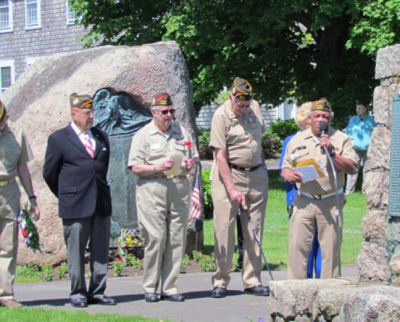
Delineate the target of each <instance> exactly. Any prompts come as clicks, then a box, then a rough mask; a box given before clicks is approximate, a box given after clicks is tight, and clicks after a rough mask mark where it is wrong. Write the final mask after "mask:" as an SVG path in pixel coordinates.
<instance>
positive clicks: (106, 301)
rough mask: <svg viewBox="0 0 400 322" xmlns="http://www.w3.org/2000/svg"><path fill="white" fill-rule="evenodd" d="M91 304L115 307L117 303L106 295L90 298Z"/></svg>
mask: <svg viewBox="0 0 400 322" xmlns="http://www.w3.org/2000/svg"><path fill="white" fill-rule="evenodd" d="M88 303H89V304H103V305H115V304H117V302H116V301H115V299H114V298H112V297H108V296H106V295H97V296H93V297H89V298H88Z"/></svg>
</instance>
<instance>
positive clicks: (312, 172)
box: [294, 165, 320, 183]
mask: <svg viewBox="0 0 400 322" xmlns="http://www.w3.org/2000/svg"><path fill="white" fill-rule="evenodd" d="M294 170H295V171H296V172H300V174H301V182H302V183H305V182H308V181H312V180H317V179H318V178H319V177H320V176H319V175H318V172H317V170H316V169H315V167H314V166H312V165H306V166H303V167H297V168H295V169H294Z"/></svg>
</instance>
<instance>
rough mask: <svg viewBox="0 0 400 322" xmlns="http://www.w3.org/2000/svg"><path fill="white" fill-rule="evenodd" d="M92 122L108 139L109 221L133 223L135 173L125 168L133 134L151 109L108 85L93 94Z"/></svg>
mask: <svg viewBox="0 0 400 322" xmlns="http://www.w3.org/2000/svg"><path fill="white" fill-rule="evenodd" d="M93 106H94V109H95V111H96V113H95V119H94V125H95V126H97V127H99V128H100V129H102V130H103V131H105V132H106V133H107V134H108V135H109V139H110V150H111V151H110V152H111V153H110V166H109V170H108V179H109V181H110V187H111V198H112V207H113V221H116V222H118V223H119V224H120V225H121V226H122V227H126V228H133V227H137V215H136V204H135V186H136V181H137V177H136V176H135V175H134V174H133V173H132V172H131V171H130V170H128V168H127V164H128V154H129V150H130V147H131V141H132V137H133V135H134V134H135V133H136V132H137V131H138V130H139V129H141V128H142V127H143V126H144V125H146V124H147V123H149V122H150V121H151V120H152V116H151V113H150V112H149V111H148V110H146V109H145V108H143V107H141V106H139V105H138V104H136V103H135V102H134V100H133V98H132V97H131V95H130V94H128V93H126V92H115V91H114V90H113V89H111V88H102V89H99V90H98V91H97V92H96V94H95V95H94V100H93Z"/></svg>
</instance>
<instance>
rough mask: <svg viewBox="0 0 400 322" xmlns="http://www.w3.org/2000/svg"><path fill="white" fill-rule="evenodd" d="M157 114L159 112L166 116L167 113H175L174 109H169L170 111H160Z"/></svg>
mask: <svg viewBox="0 0 400 322" xmlns="http://www.w3.org/2000/svg"><path fill="white" fill-rule="evenodd" d="M159 112H160V113H161V114H162V115H167V114H168V113H170V114H174V113H175V109H173V108H170V109H168V110H162V111H160V110H159Z"/></svg>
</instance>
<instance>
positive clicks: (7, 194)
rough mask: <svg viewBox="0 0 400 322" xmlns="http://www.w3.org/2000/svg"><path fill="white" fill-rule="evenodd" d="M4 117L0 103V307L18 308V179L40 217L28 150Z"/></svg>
mask: <svg viewBox="0 0 400 322" xmlns="http://www.w3.org/2000/svg"><path fill="white" fill-rule="evenodd" d="M8 117H9V116H8V113H7V109H6V107H5V106H4V104H3V103H2V102H1V101H0V305H1V306H5V307H11V308H18V307H21V306H22V305H21V303H19V302H17V301H16V300H15V299H14V290H13V284H14V278H15V269H16V261H17V246H18V236H17V232H18V230H17V216H18V214H19V212H20V196H21V194H20V191H19V188H18V185H17V182H16V181H15V177H17V176H18V178H19V180H20V182H21V184H22V186H23V188H24V190H25V192H26V194H27V195H28V198H29V201H30V205H31V212H32V215H33V218H34V219H36V220H38V219H39V217H40V211H39V207H38V206H37V203H36V196H35V194H34V191H33V186H32V180H31V175H30V172H29V169H28V165H27V162H28V161H29V160H30V159H31V152H30V148H29V146H28V144H27V142H26V139H25V136H24V134H23V133H22V131H21V130H20V129H17V128H14V127H13V126H9V125H8V124H7V121H8Z"/></svg>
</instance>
